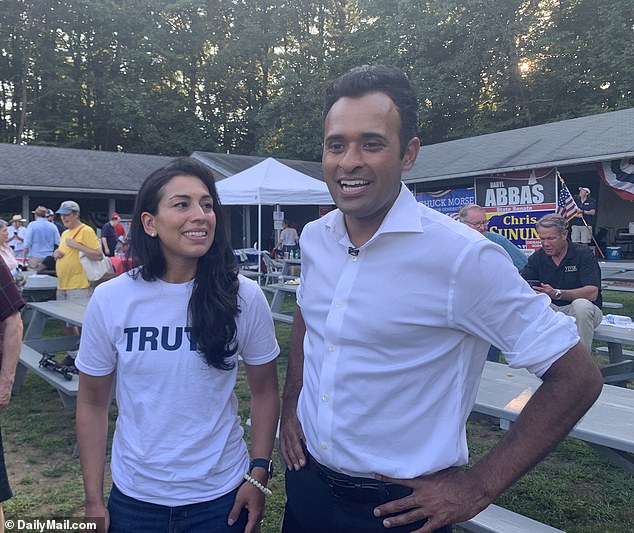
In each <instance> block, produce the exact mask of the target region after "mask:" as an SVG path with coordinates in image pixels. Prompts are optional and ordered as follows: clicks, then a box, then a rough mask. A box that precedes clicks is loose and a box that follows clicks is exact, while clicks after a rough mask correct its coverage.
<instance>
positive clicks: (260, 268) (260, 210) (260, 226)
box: [258, 201, 264, 279]
mask: <svg viewBox="0 0 634 533" xmlns="http://www.w3.org/2000/svg"><path fill="white" fill-rule="evenodd" d="M258 251H259V252H260V254H261V253H262V252H263V251H264V250H263V249H262V202H260V201H258ZM261 274H262V261H261V260H260V255H258V279H259V278H260V276H261Z"/></svg>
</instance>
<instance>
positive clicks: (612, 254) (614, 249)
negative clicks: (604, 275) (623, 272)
mask: <svg viewBox="0 0 634 533" xmlns="http://www.w3.org/2000/svg"><path fill="white" fill-rule="evenodd" d="M606 251H607V256H608V261H618V260H619V259H621V247H620V246H608V247H607V248H606Z"/></svg>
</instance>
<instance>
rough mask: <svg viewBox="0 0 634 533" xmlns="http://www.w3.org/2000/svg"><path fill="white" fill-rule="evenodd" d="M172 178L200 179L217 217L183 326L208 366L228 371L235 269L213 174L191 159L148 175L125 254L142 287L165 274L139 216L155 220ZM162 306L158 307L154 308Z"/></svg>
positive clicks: (157, 246)
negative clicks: (149, 215) (130, 260)
mask: <svg viewBox="0 0 634 533" xmlns="http://www.w3.org/2000/svg"><path fill="white" fill-rule="evenodd" d="M176 176H193V177H196V178H199V179H200V180H201V181H202V182H203V183H204V184H205V185H206V186H207V188H208V189H209V194H211V197H212V199H213V203H214V213H215V215H216V232H215V235H214V241H213V244H212V245H211V247H210V248H209V250H208V251H207V253H206V254H205V255H203V256H202V257H201V258H200V259H199V260H198V268H197V270H196V276H195V277H194V287H193V290H192V295H191V298H190V300H189V305H188V313H187V314H188V317H187V322H188V325H189V326H190V328H191V331H190V333H189V337H190V340H191V342H192V344H193V345H194V346H196V349H197V350H198V352H199V353H200V354H201V355H202V356H203V357H204V358H205V361H206V362H207V364H208V365H209V366H212V367H214V368H218V369H221V370H230V369H231V368H233V366H234V363H233V362H232V361H229V360H228V359H229V358H230V357H231V356H233V355H234V354H235V353H236V351H237V345H236V342H235V337H236V316H237V314H238V313H239V312H240V309H239V307H238V287H239V282H238V266H237V261H236V258H235V255H234V253H233V250H232V248H231V246H230V244H229V239H228V234H227V226H226V222H225V217H224V216H223V212H222V208H221V206H220V201H219V199H218V192H217V191H216V184H215V181H214V177H213V173H212V172H211V170H210V169H208V168H207V167H206V166H205V165H203V164H202V163H199V162H198V161H196V160H195V159H192V158H189V157H182V158H179V159H175V160H174V161H172V162H170V163H169V164H168V165H167V166H165V167H162V168H159V169H158V170H156V171H154V172H153V173H152V174H150V175H149V176H148V177H147V178H146V180H145V181H144V182H143V185H142V186H141V190H140V191H139V194H138V195H137V197H136V201H135V204H134V215H133V217H132V224H131V227H130V249H129V251H128V254H129V256H130V257H132V258H134V262H135V263H136V264H138V265H139V269H138V271H133V274H132V275H133V276H134V277H137V276H138V275H139V274H140V275H141V277H142V278H143V279H144V280H145V281H155V280H156V279H157V278H160V277H161V276H163V275H164V274H165V270H166V268H167V263H166V261H165V257H164V256H163V252H162V251H161V246H160V241H159V238H156V237H150V236H149V235H148V234H147V233H145V230H144V229H143V223H142V222H141V214H142V213H143V212H146V211H147V212H148V213H151V214H153V215H155V214H156V213H157V211H158V206H159V202H160V201H161V198H162V196H163V188H164V187H165V185H166V184H167V183H168V182H169V181H171V180H172V178H174V177H176ZM158 304H159V305H160V302H159V303H158Z"/></svg>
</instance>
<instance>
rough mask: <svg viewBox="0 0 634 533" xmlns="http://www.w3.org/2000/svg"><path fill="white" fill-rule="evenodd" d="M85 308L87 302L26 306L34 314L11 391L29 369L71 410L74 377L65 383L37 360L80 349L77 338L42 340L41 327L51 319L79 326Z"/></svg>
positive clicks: (76, 383) (23, 343)
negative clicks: (50, 354) (46, 383)
mask: <svg viewBox="0 0 634 533" xmlns="http://www.w3.org/2000/svg"><path fill="white" fill-rule="evenodd" d="M87 305H88V300H51V301H48V302H33V303H30V304H29V306H30V307H31V308H32V309H33V314H32V316H31V320H30V321H29V325H28V327H27V329H26V333H25V334H24V339H23V341H22V351H21V353H20V360H19V361H18V367H17V369H16V373H15V382H14V384H13V390H14V391H16V392H17V391H19V390H20V388H21V387H22V384H23V383H24V378H25V377H26V371H27V370H31V371H33V372H35V373H36V374H37V375H38V376H40V377H41V378H42V379H44V380H46V381H47V382H49V383H50V384H51V385H53V386H54V387H55V388H56V389H57V391H58V393H59V396H60V398H61V400H62V403H63V404H64V407H66V408H69V409H70V408H73V407H74V405H75V399H76V397H77V389H78V386H79V379H78V376H76V375H73V376H72V378H71V380H66V379H64V378H63V377H62V376H60V375H59V374H57V373H55V372H53V371H51V370H48V369H46V368H42V367H40V365H39V361H40V359H41V358H42V355H43V354H44V353H53V352H60V351H68V350H76V349H77V348H78V347H79V337H76V336H61V337H47V338H44V328H45V327H46V323H47V322H48V321H49V320H51V319H57V320H62V321H64V322H68V323H70V324H73V325H75V326H81V324H82V322H83V319H84V313H85V311H86V306H87Z"/></svg>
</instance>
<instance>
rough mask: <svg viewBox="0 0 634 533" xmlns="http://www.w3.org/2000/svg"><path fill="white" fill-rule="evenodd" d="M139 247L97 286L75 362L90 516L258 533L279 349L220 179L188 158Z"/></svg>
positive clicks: (137, 224)
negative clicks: (241, 409)
mask: <svg viewBox="0 0 634 533" xmlns="http://www.w3.org/2000/svg"><path fill="white" fill-rule="evenodd" d="M130 237H131V239H130V240H131V250H130V252H129V253H130V255H131V257H134V260H135V262H136V263H137V265H138V267H137V268H136V269H134V270H133V271H132V272H130V273H128V274H123V275H121V276H118V277H117V278H115V279H113V280H111V281H109V282H107V283H103V284H101V285H100V286H98V287H97V289H96V290H95V293H94V295H93V296H92V298H91V301H90V303H89V305H88V308H87V310H86V314H85V317H84V322H83V326H84V327H83V331H82V337H81V344H80V348H79V354H78V356H77V360H76V365H77V368H79V370H80V377H79V380H80V381H79V383H80V386H79V393H78V396H77V441H78V445H79V454H80V459H81V466H82V472H83V477H84V487H85V493H86V509H85V513H86V516H87V517H105V518H106V520H105V526H104V525H103V524H102V526H101V527H102V528H103V527H105V528H106V529H104V531H106V530H107V528H108V524H109V527H110V529H109V531H110V533H120V532H126V533H131V532H137V531H138V532H147V531H152V532H153V533H161V532H168V531H172V528H173V527H178V529H179V530H182V531H187V532H188V533H199V532H200V533H202V532H210V531H214V532H225V531H227V532H229V531H247V532H251V531H256V530H257V528H258V526H259V523H260V520H261V518H262V515H263V510H264V496H265V494H266V493H267V492H268V489H267V488H266V483H267V481H268V479H269V475H270V473H271V469H270V466H271V463H270V457H271V453H272V448H273V440H274V438H275V430H276V427H277V420H278V411H279V399H278V388H277V370H276V361H275V359H276V357H277V355H278V353H279V347H278V344H277V341H276V340H275V332H274V328H273V321H272V318H271V314H270V310H269V306H268V304H267V301H266V299H265V297H264V295H263V294H262V291H261V290H260V288H259V286H258V285H257V284H256V283H255V282H253V281H250V280H248V279H246V278H244V277H243V276H239V275H238V274H237V272H238V269H237V265H236V262H235V256H234V254H233V250H232V249H231V247H230V245H229V243H228V240H227V232H226V223H225V220H224V217H223V213H222V209H221V207H220V204H219V201H218V195H217V192H216V188H215V184H214V179H213V175H212V174H211V171H209V170H208V169H207V168H206V167H205V166H203V165H202V164H200V163H198V162H197V161H195V160H193V159H189V158H182V159H177V160H175V161H173V162H172V163H170V164H169V165H168V166H166V167H163V168H161V169H159V170H157V171H156V172H154V173H153V174H152V175H150V176H149V177H148V178H147V179H146V180H145V182H144V184H143V185H142V187H141V190H140V191H139V194H138V196H137V199H136V205H135V208H134V215H133V219H132V227H131V230H130ZM238 356H240V357H241V359H242V361H243V362H244V364H245V370H246V377H247V382H248V384H249V387H250V389H251V419H252V445H251V452H252V457H253V460H252V461H251V462H250V461H249V455H248V452H247V447H246V444H245V442H244V439H243V432H242V427H241V425H240V418H239V416H238V415H237V399H236V396H235V394H234V392H233V388H234V385H235V381H236V374H237V362H238ZM115 377H116V399H117V406H118V418H117V423H116V429H115V434H114V437H113V444H112V460H111V471H112V479H113V487H112V490H111V492H110V498H109V500H108V506H107V510H106V505H105V504H104V501H103V479H104V467H105V465H104V459H105V456H106V441H107V427H108V409H109V406H110V403H111V390H112V386H113V384H114V382H115Z"/></svg>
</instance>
